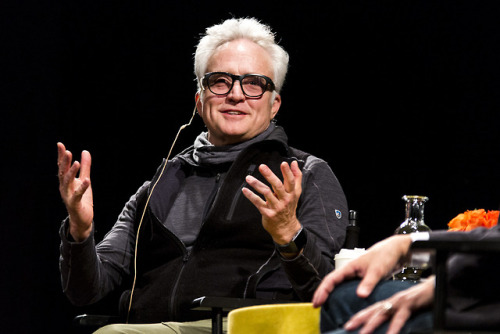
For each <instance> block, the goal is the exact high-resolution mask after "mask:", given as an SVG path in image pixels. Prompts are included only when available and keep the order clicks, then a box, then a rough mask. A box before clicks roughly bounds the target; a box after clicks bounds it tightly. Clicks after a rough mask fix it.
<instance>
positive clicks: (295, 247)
mask: <svg viewBox="0 0 500 334" xmlns="http://www.w3.org/2000/svg"><path fill="white" fill-rule="evenodd" d="M306 242H307V236H306V231H305V230H304V228H303V227H302V226H301V227H300V230H299V231H298V232H297V233H296V234H295V235H294V236H293V238H292V241H290V242H289V243H287V244H285V245H280V244H277V243H274V244H275V245H276V249H277V250H278V251H279V252H280V253H299V252H300V251H301V250H302V248H304V246H305V244H306Z"/></svg>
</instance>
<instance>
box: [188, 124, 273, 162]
mask: <svg viewBox="0 0 500 334" xmlns="http://www.w3.org/2000/svg"><path fill="white" fill-rule="evenodd" d="M275 128H276V124H275V123H274V122H271V124H270V125H269V127H268V128H267V129H266V130H265V131H264V132H262V133H261V134H259V135H257V136H255V137H253V138H252V139H250V140H247V141H244V142H242V143H238V144H234V145H226V146H214V145H213V144H212V143H210V142H209V141H208V132H202V133H201V134H200V135H198V137H196V140H195V141H194V151H193V156H192V158H193V159H194V161H195V163H196V164H198V165H213V164H221V163H225V162H232V161H234V160H235V159H236V157H237V156H238V154H239V153H240V152H241V151H243V150H244V149H245V148H247V147H248V146H250V145H252V144H253V143H256V142H259V141H262V140H264V139H265V138H266V137H267V136H269V134H270V133H271V132H273V131H274V129H275Z"/></svg>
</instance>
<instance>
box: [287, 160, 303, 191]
mask: <svg viewBox="0 0 500 334" xmlns="http://www.w3.org/2000/svg"><path fill="white" fill-rule="evenodd" d="M290 167H291V170H292V173H293V176H294V177H295V182H296V183H297V182H298V185H302V171H301V170H300V167H299V163H298V162H297V160H294V161H292V163H291V165H290Z"/></svg>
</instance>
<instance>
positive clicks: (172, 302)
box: [170, 173, 221, 319]
mask: <svg viewBox="0 0 500 334" xmlns="http://www.w3.org/2000/svg"><path fill="white" fill-rule="evenodd" d="M220 179H221V174H220V173H217V175H216V176H215V186H214V189H213V190H212V193H211V194H210V198H209V200H212V199H213V200H212V203H211V204H210V205H207V209H206V210H205V212H204V214H203V220H202V227H203V224H204V223H205V220H206V217H207V216H208V213H209V212H210V211H211V210H212V208H213V206H214V204H215V202H216V198H217V196H218V194H219V189H220V187H219V181H220ZM200 233H201V227H200ZM176 238H177V237H176ZM177 239H178V238H177ZM181 244H182V246H183V249H184V255H183V258H182V267H181V269H180V271H179V274H177V278H176V280H175V283H174V287H173V289H172V295H171V297H170V310H171V316H172V319H176V317H177V309H176V307H175V305H176V303H175V301H176V299H177V298H176V297H177V289H178V287H179V282H180V280H181V276H182V273H183V272H184V268H185V267H186V263H187V262H188V261H189V258H190V256H191V252H190V251H187V250H186V246H184V244H183V243H182V242H181ZM195 244H196V241H195ZM195 244H194V245H193V247H195V246H196V245H195Z"/></svg>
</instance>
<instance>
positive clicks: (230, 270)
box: [61, 128, 347, 323]
mask: <svg viewBox="0 0 500 334" xmlns="http://www.w3.org/2000/svg"><path fill="white" fill-rule="evenodd" d="M187 151H188V152H184V154H190V153H189V150H187ZM292 160H298V161H299V164H300V166H301V168H302V171H303V193H302V195H301V199H300V201H299V207H298V209H297V216H298V219H299V221H300V222H301V224H302V225H303V227H304V231H305V233H306V235H307V242H306V245H305V247H304V251H303V252H302V253H301V254H300V255H299V256H297V257H296V258H294V259H290V260H288V259H284V258H282V257H281V256H280V255H279V254H278V252H277V251H276V249H275V246H274V244H273V241H272V238H271V236H270V235H269V234H268V233H267V232H266V231H265V230H264V229H263V227H262V223H261V216H260V213H259V212H258V210H257V209H256V208H255V207H254V206H253V204H252V203H251V202H250V201H248V200H247V199H246V198H245V197H244V196H243V195H242V193H241V188H242V187H243V186H245V176H246V175H247V174H252V175H253V176H255V177H256V178H258V179H260V180H262V181H264V180H263V178H262V176H261V175H260V173H259V172H258V168H257V166H259V164H261V163H265V164H267V165H268V166H269V167H270V168H271V169H272V170H273V172H274V173H275V174H276V175H279V176H280V177H281V172H280V168H279V165H280V163H281V162H282V161H288V162H291V161H292ZM227 168H228V167H225V169H224V166H217V167H214V169H215V170H217V169H222V172H224V173H226V172H227V174H225V177H224V179H223V181H222V182H220V184H219V186H218V187H216V189H215V191H214V192H213V194H212V196H211V198H210V199H209V205H208V206H207V207H208V209H207V210H205V212H204V213H203V215H204V216H203V225H202V227H201V229H200V232H199V235H198V237H197V239H196V241H195V243H194V245H193V247H192V248H191V250H190V251H188V250H187V248H186V247H185V246H184V245H183V243H182V242H181V241H180V240H179V238H178V237H177V236H176V235H175V234H174V233H172V231H170V230H168V229H167V228H166V227H165V226H164V224H163V222H164V221H165V220H166V217H167V215H168V213H169V210H170V207H171V205H172V204H173V202H174V200H175V198H176V194H177V193H178V191H179V188H180V187H181V185H182V181H183V179H184V178H185V177H187V176H189V175H190V173H192V170H193V167H192V166H190V165H189V164H187V163H186V162H185V159H182V157H179V156H178V157H176V158H174V159H172V160H171V161H169V163H168V165H167V167H166V169H165V172H164V174H163V175H162V176H161V178H160V180H159V182H158V184H157V185H156V188H155V190H154V192H153V194H152V196H151V199H150V202H149V205H148V207H147V209H146V213H145V215H144V220H143V222H142V224H141V227H140V231H139V238H138V243H137V283H136V287H135V290H134V292H133V299H132V307H131V310H130V314H129V321H130V322H136V323H150V322H160V321H191V320H197V319H201V318H207V317H208V315H207V314H203V313H202V312H199V311H191V310H190V306H191V302H192V300H193V299H194V298H196V297H200V296H205V295H211V296H231V297H239V298H254V297H260V298H277V299H294V300H302V301H309V300H310V298H311V296H312V294H313V293H314V290H315V288H316V287H317V285H318V284H319V282H320V281H321V279H322V277H324V275H326V274H327V273H328V272H330V271H331V270H332V269H333V260H332V258H333V255H334V253H336V252H337V251H338V250H339V249H340V247H341V245H342V242H343V239H344V237H345V228H346V226H347V204H346V201H345V197H344V194H343V192H342V189H341V187H340V185H339V183H338V181H337V179H336V178H335V176H334V174H333V173H332V172H331V170H330V168H329V167H328V165H327V164H326V163H325V162H324V161H323V160H320V159H318V158H316V157H313V156H312V155H310V154H307V153H304V152H301V151H299V150H296V149H293V148H290V147H288V146H287V144H286V135H285V134H284V132H283V131H282V130H281V128H277V129H276V130H275V131H273V132H272V133H271V135H270V136H269V137H268V138H266V139H265V140H263V141H261V142H258V143H255V144H253V145H251V146H249V147H247V148H246V149H244V150H243V151H242V152H241V153H240V154H239V155H238V157H237V158H236V160H235V161H234V162H233V163H232V164H231V166H230V167H229V169H228V170H227ZM161 169H162V168H159V170H161ZM158 174H159V173H157V175H155V177H154V178H153V181H152V182H151V183H147V184H145V185H144V186H143V187H141V188H140V189H139V191H138V192H137V193H136V195H134V196H133V197H132V198H131V200H130V201H129V202H128V203H127V205H126V206H125V208H124V210H123V211H122V214H121V215H120V217H119V219H118V222H117V223H116V224H115V226H114V227H113V228H112V230H111V231H110V232H109V233H108V234H107V235H106V237H105V238H104V240H103V241H102V242H101V243H99V245H97V247H94V246H93V238H89V240H87V241H84V242H83V243H71V242H69V241H68V240H67V239H66V235H65V234H66V233H67V231H66V230H65V228H64V227H63V229H61V237H62V239H63V242H62V247H61V273H62V280H63V287H64V291H65V292H66V294H67V295H68V297H69V298H70V300H71V301H72V302H74V303H76V304H88V303H91V302H94V301H96V300H98V299H100V298H102V296H104V295H105V294H106V293H107V292H109V291H110V290H112V289H114V288H116V287H117V286H118V285H120V284H121V283H122V282H123V279H124V278H125V277H127V276H130V273H133V268H132V264H133V250H134V247H135V238H136V233H137V229H138V225H139V220H140V217H141V216H142V212H143V208H144V204H145V202H146V198H147V195H148V194H149V192H150V188H151V185H152V184H154V182H155V181H156V180H157V178H158V176H159V175H158ZM129 298H130V291H126V292H125V293H124V294H123V297H122V302H121V304H122V307H121V309H122V310H127V308H128V303H129Z"/></svg>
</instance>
